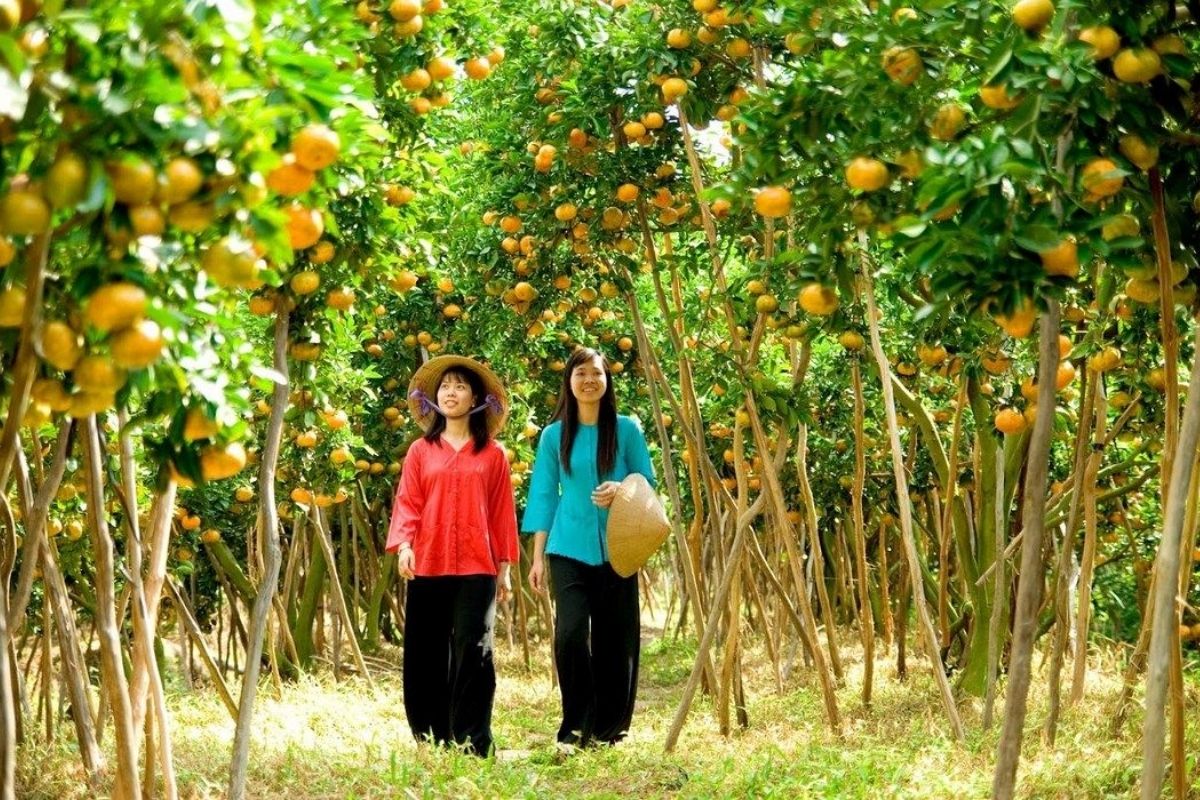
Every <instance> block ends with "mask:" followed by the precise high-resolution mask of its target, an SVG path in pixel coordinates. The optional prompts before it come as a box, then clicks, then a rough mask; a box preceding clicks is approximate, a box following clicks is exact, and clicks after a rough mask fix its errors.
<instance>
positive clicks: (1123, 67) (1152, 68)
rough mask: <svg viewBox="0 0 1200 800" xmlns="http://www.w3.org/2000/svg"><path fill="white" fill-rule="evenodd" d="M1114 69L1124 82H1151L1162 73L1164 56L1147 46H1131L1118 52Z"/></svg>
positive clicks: (1113, 65)
mask: <svg viewBox="0 0 1200 800" xmlns="http://www.w3.org/2000/svg"><path fill="white" fill-rule="evenodd" d="M1112 69H1113V74H1114V75H1116V76H1117V80H1119V81H1121V82H1122V83H1149V82H1150V81H1151V80H1153V79H1154V78H1156V77H1158V75H1159V74H1161V73H1162V58H1161V57H1159V55H1158V53H1156V52H1154V51H1153V50H1151V49H1149V48H1147V47H1130V48H1126V49H1125V50H1122V51H1121V52H1119V53H1117V55H1116V57H1115V58H1114V59H1113V62H1112Z"/></svg>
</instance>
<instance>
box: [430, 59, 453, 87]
mask: <svg viewBox="0 0 1200 800" xmlns="http://www.w3.org/2000/svg"><path fill="white" fill-rule="evenodd" d="M455 66H456V65H455V63H454V59H452V58H448V57H447V56H435V57H434V58H431V59H430V60H429V63H428V64H426V65H425V72H426V74H428V75H429V77H430V78H432V79H433V80H435V81H444V80H446V79H447V78H450V77H452V76H453V75H454V68H455Z"/></svg>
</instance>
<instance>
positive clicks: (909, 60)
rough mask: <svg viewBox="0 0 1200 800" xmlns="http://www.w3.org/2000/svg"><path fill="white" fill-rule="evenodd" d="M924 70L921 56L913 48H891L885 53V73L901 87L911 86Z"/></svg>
mask: <svg viewBox="0 0 1200 800" xmlns="http://www.w3.org/2000/svg"><path fill="white" fill-rule="evenodd" d="M924 68H925V64H924V62H922V61H921V56H920V54H918V53H917V51H916V50H913V49H912V48H911V47H889V48H888V49H887V50H884V51H883V71H884V72H886V73H887V76H888V77H889V78H891V79H892V80H893V81H895V82H896V83H898V84H900V85H901V86H911V85H912V84H913V83H914V82H915V81H916V80H917V78H919V77H921V72H922V71H923V70H924Z"/></svg>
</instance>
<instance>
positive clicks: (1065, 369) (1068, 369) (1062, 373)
mask: <svg viewBox="0 0 1200 800" xmlns="http://www.w3.org/2000/svg"><path fill="white" fill-rule="evenodd" d="M1073 380H1075V365H1074V364H1072V363H1071V362H1070V361H1063V362H1062V363H1061V364H1059V365H1058V372H1057V373H1056V374H1055V377H1054V386H1055V388H1056V389H1058V390H1059V391H1061V390H1063V389H1065V388H1067V386H1068V385H1070V383H1071V381H1073Z"/></svg>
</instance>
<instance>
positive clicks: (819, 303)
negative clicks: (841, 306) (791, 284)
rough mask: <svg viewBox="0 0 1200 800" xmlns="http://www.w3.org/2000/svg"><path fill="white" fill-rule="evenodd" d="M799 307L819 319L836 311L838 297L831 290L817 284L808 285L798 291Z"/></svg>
mask: <svg viewBox="0 0 1200 800" xmlns="http://www.w3.org/2000/svg"><path fill="white" fill-rule="evenodd" d="M797 299H798V300H799V302H800V307H801V308H802V309H804V310H805V311H807V312H808V313H809V314H813V315H815V316H819V317H827V316H829V315H830V314H832V313H833V312H834V311H836V310H837V307H838V296H837V293H835V292H834V291H833V290H832V289H830V288H829V287H827V286H823V285H821V284H819V283H810V284H808V285H807V286H805V287H804V288H803V289H801V290H800V294H799V297H798V298H797Z"/></svg>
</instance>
